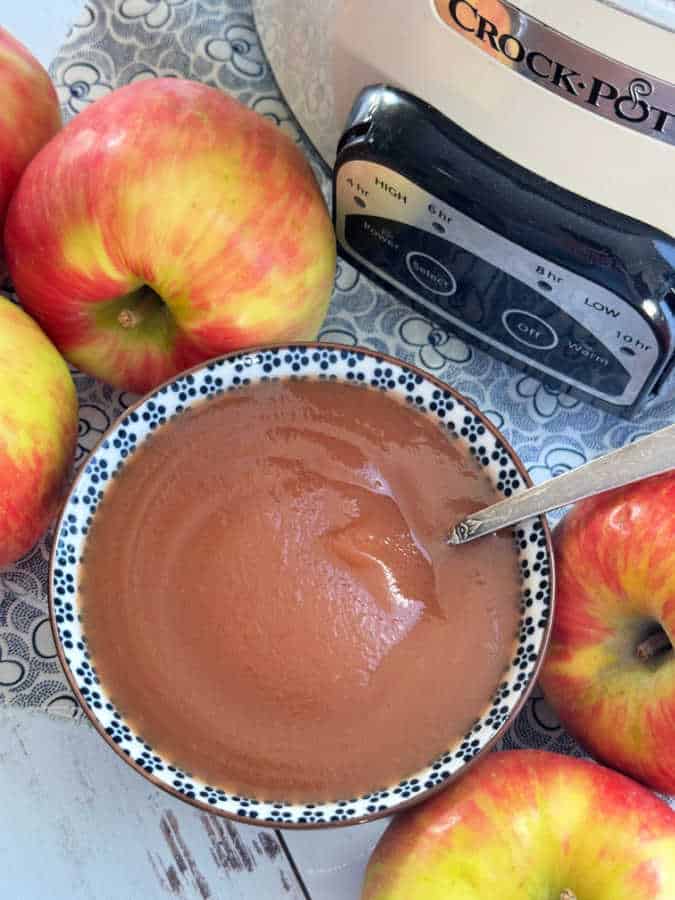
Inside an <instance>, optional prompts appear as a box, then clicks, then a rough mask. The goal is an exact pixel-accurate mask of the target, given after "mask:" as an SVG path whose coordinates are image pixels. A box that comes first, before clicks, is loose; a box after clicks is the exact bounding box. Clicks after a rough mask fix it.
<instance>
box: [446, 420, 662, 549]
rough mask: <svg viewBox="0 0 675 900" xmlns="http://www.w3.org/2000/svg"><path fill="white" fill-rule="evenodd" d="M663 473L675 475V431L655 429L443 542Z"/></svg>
mask: <svg viewBox="0 0 675 900" xmlns="http://www.w3.org/2000/svg"><path fill="white" fill-rule="evenodd" d="M669 469H675V425H669V426H668V427H667V428H661V429H659V431H655V432H654V433H653V434H650V435H648V436H647V437H645V438H641V439H640V440H638V441H635V442H634V443H632V444H629V445H628V446H627V447H622V448H621V449H620V450H613V451H612V452H611V453H606V454H605V455H604V456H599V457H598V458H597V459H594V460H592V461H591V462H589V463H585V464H584V465H583V466H579V467H578V468H577V469H572V471H571V472H565V474H564V475H558V476H557V477H556V478H551V479H550V480H549V481H545V482H544V483H543V484H539V485H537V486H536V487H531V488H528V489H527V490H526V491H523V492H522V493H521V494H517V495H516V496H515V497H508V498H507V499H506V500H500V502H499V503H495V504H493V505H492V506H487V507H486V508H485V509H481V510H479V511H478V512H475V513H471V515H470V516H467V518H466V519H462V520H461V521H460V522H457V523H456V524H455V525H454V526H453V527H452V528H451V529H450V531H449V532H448V537H447V541H448V543H449V544H466V543H467V542H468V541H473V540H475V538H478V537H482V535H484V534H492V532H494V531H498V530H499V529H500V528H506V527H507V526H509V525H514V524H515V523H516V522H521V521H522V520H523V519H529V518H530V516H538V515H541V513H546V512H550V511H551V510H552V509H559V508H560V507H561V506H567V505H568V504H569V503H575V502H576V501H577V500H583V498H584V497H591V496H592V495H593V494H600V493H602V491H609V490H611V489H612V488H617V487H621V486H622V485H624V484H630V483H631V482H632V481H640V479H642V478H649V476H650V475H658V474H659V473H660V472H667V471H668V470H669Z"/></svg>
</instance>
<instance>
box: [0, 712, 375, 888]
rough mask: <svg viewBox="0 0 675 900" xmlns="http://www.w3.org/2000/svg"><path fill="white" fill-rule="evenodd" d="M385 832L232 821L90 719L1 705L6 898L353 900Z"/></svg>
mask: <svg viewBox="0 0 675 900" xmlns="http://www.w3.org/2000/svg"><path fill="white" fill-rule="evenodd" d="M385 825H386V822H376V823H374V824H373V825H362V826H358V827H353V828H346V829H331V830H330V831H323V832H306V831H302V832H298V831H293V832H290V831H286V832H284V833H283V835H282V834H281V833H280V832H275V831H272V830H270V829H263V828H255V827H252V826H247V825H235V824H234V823H231V822H229V821H227V820H225V819H222V818H216V817H214V816H209V815H207V814H205V813H202V812H200V811H199V810H196V809H193V808H192V807H190V806H188V805H187V804H185V803H183V802H181V801H179V800H175V799H174V798H173V797H170V796H169V795H168V794H165V793H164V792H163V791H160V790H159V789H158V788H155V787H153V786H152V785H150V784H149V783H148V782H146V781H145V780H144V779H143V778H141V777H140V776H139V775H137V774H136V773H135V772H134V771H132V770H131V769H130V768H129V767H128V766H127V765H125V764H124V763H123V762H122V761H121V760H120V759H118V757H117V756H116V755H115V754H114V753H113V752H112V751H111V750H110V749H109V748H108V747H107V746H106V744H105V743H104V741H102V740H101V738H100V737H99V736H98V735H97V734H96V732H95V731H94V729H93V728H92V727H91V726H90V725H89V724H88V722H87V721H85V720H82V719H77V720H71V721H69V720H68V719H65V718H56V717H52V716H48V715H47V714H46V713H43V712H37V711H36V712H33V711H30V710H24V709H17V708H16V707H1V706H0V897H2V898H3V900H4V898H8V900H9V898H10V897H11V898H12V900H135V898H143V900H156V898H157V900H159V898H164V897H171V896H174V897H175V896H178V897H183V898H189V900H192V898H195V900H208V898H214V900H215V898H228V900H229V898H232V900H235V898H236V900H249V898H251V900H253V898H255V900H267V898H270V900H276V898H286V897H287V898H288V900H303V898H307V897H310V898H312V900H352V898H358V896H359V892H360V885H361V880H362V878H363V871H364V868H365V865H366V862H367V859H368V856H369V855H370V852H371V850H372V848H373V846H374V844H375V842H376V841H377V839H378V838H379V836H380V834H381V833H382V831H383V830H384V828H385Z"/></svg>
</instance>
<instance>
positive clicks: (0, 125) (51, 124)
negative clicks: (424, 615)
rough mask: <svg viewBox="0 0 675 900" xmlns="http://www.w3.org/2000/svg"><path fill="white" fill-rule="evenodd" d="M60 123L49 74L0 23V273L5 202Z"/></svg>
mask: <svg viewBox="0 0 675 900" xmlns="http://www.w3.org/2000/svg"><path fill="white" fill-rule="evenodd" d="M60 127H61V114H60V112H59V102H58V99H57V96H56V91H55V90H54V85H53V84H52V83H51V81H50V80H49V75H47V73H46V72H45V70H44V69H43V68H42V66H41V65H40V63H39V62H38V61H37V60H36V59H35V57H34V56H32V55H31V54H30V53H29V52H28V50H27V49H26V48H25V47H24V46H23V44H20V43H19V42H18V41H17V40H15V39H14V38H13V37H12V35H11V34H9V32H8V31H5V29H4V28H2V27H0V274H2V272H3V270H4V263H3V256H4V254H3V250H2V231H3V226H4V222H5V215H6V213H7V206H8V205H9V201H10V198H11V196H12V193H13V192H14V189H15V188H16V185H17V183H18V181H19V178H20V177H21V173H22V172H23V170H24V169H25V168H26V166H27V165H28V163H29V162H30V160H31V159H32V158H33V156H35V154H36V153H37V151H38V150H39V149H40V148H41V147H42V146H43V145H44V144H46V143H47V141H48V140H49V139H50V138H51V137H52V136H53V135H55V134H56V132H57V131H58V130H59V128H60Z"/></svg>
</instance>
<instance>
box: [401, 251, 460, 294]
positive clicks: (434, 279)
mask: <svg viewBox="0 0 675 900" xmlns="http://www.w3.org/2000/svg"><path fill="white" fill-rule="evenodd" d="M405 264H406V266H407V267H408V271H409V272H410V274H411V275H412V277H413V278H414V279H415V281H416V282H417V283H418V284H421V285H422V287H423V288H426V289H427V290H428V291H431V293H432V294H439V295H440V296H441V297H449V296H450V295H451V294H454V293H455V291H456V290H457V282H456V281H455V277H454V275H453V274H452V272H449V271H448V270H447V269H446V268H445V266H443V265H441V263H439V262H438V260H437V259H434V258H433V256H429V255H428V254H427V253H420V252H419V251H417V250H415V251H413V252H411V253H408V255H407V256H406V258H405Z"/></svg>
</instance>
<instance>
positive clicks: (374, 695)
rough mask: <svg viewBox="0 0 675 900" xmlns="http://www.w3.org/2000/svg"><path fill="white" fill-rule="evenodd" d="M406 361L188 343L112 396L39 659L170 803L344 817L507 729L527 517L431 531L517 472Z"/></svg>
mask: <svg viewBox="0 0 675 900" xmlns="http://www.w3.org/2000/svg"><path fill="white" fill-rule="evenodd" d="M529 483H530V482H529V479H528V476H527V473H526V471H525V469H524V467H523V465H522V463H521V462H520V461H519V459H518V458H517V456H516V455H515V453H514V451H513V450H512V449H511V447H510V446H509V445H508V443H507V442H506V441H505V439H504V438H503V436H502V435H501V434H500V433H499V431H498V430H497V429H496V428H495V427H494V426H493V425H492V424H491V423H490V421H489V420H488V419H487V418H486V417H485V416H484V415H483V414H482V413H480V412H479V411H478V410H477V409H476V408H475V407H474V406H473V405H472V404H471V403H470V402H469V401H468V400H466V399H465V398H463V397H462V396H461V395H460V394H458V393H457V392H456V391H454V390H453V389H452V388H450V387H449V386H448V385H446V384H444V383H442V382H440V381H438V380H437V379H435V378H433V377H432V376H430V375H428V374H425V373H424V372H422V371H421V370H418V369H416V368H414V367H413V366H410V365H408V364H407V363H403V362H401V361H399V360H396V359H393V358H388V357H385V356H382V355H379V354H377V353H374V352H370V351H367V350H364V349H360V348H353V347H341V346H337V345H332V344H318V343H317V344H299V345H293V346H284V347H270V348H263V349H259V350H250V351H248V352H245V353H238V354H233V355H229V356H226V357H223V358H220V359H216V360H213V361H211V362H209V363H208V364H205V365H202V366H200V367H198V368H195V369H193V370H190V371H189V372H185V373H183V374H181V375H180V376H178V377H177V378H175V379H174V380H172V381H170V382H168V383H166V384H164V385H162V386H161V387H159V388H158V389H157V390H155V391H154V392H152V393H151V394H149V395H148V396H146V397H144V398H143V399H142V400H141V401H139V402H138V403H137V404H136V405H135V406H132V407H131V408H130V409H128V410H127V411H126V412H125V413H124V414H123V415H122V416H121V417H120V418H119V419H118V420H117V422H116V423H115V424H114V425H113V426H112V428H111V429H110V430H109V431H108V433H107V434H106V435H105V436H104V437H103V439H102V440H101V442H100V443H99V444H98V446H97V447H96V449H95V450H94V451H93V453H92V454H91V456H90V457H89V458H88V460H87V462H86V463H85V465H84V466H83V468H82V469H81V471H80V472H79V475H78V478H77V480H76V481H75V483H74V485H73V487H72V489H71V492H70V494H69V497H68V499H67V502H66V504H65V507H64V509H63V513H62V515H61V518H60V520H59V523H58V526H57V531H56V536H55V541H54V546H53V551H52V559H51V575H50V616H51V621H52V627H53V630H54V635H55V639H56V644H57V648H58V652H59V656H60V659H61V662H62V664H63V666H64V669H65V672H66V675H67V677H68V680H69V682H70V685H71V687H72V689H73V691H74V692H75V694H76V696H77V697H78V699H79V701H80V703H81V705H82V707H83V709H84V711H85V712H86V714H87V715H88V716H89V718H90V719H91V721H92V722H93V724H94V725H95V727H96V728H97V730H98V731H99V733H100V734H101V735H102V736H103V737H104V738H105V740H106V741H107V742H108V744H109V745H110V746H111V747H112V748H113V749H114V750H115V751H116V752H117V753H118V754H119V755H120V756H121V758H122V759H124V760H125V762H127V763H128V764H129V765H131V766H132V767H133V768H135V769H136V770H137V771H138V772H139V773H140V774H141V775H143V776H144V777H146V778H147V779H148V780H150V781H152V782H153V783H154V784H155V785H157V786H158V787H160V788H163V789H164V790H166V791H168V792H170V793H172V794H174V795H176V796H177V797H179V798H182V799H184V800H186V801H188V802H190V803H192V804H193V805H195V806H199V807H202V808H204V809H207V810H209V811H211V812H214V813H217V814H221V815H223V816H227V817H231V818H234V819H238V820H241V821H244V822H255V823H256V824H258V825H270V826H273V827H318V826H334V825H346V824H356V823H359V822H363V821H366V820H369V819H373V818H377V817H378V816H383V815H389V814H391V813H393V812H396V811H398V810H400V809H402V808H403V807H405V806H408V805H410V804H412V803H415V802H417V801H419V800H421V799H422V798H424V797H426V796H428V795H429V794H430V793H432V792H434V791H436V790H438V789H439V788H441V787H442V786H443V785H444V784H446V783H447V782H448V781H449V780H451V779H453V778H455V777H456V776H457V775H459V774H461V773H462V772H463V771H464V770H465V769H466V767H467V766H468V765H470V764H471V762H472V761H474V760H475V759H476V758H477V757H478V756H480V755H481V754H483V753H484V752H486V751H487V750H488V749H489V748H490V747H491V746H492V745H493V744H494V743H495V742H496V741H497V740H498V739H499V738H500V737H501V736H503V734H504V732H505V730H506V729H507V728H508V727H509V724H510V723H511V722H512V721H513V719H514V717H515V716H516V715H517V713H518V711H519V710H520V708H521V707H522V705H523V703H524V701H525V699H526V697H527V695H528V693H529V691H530V689H531V687H532V686H533V684H534V681H535V679H536V676H537V672H538V669H539V665H540V662H541V661H542V658H543V654H544V652H545V648H546V644H547V641H548V635H549V628H550V624H551V617H552V597H553V572H552V552H551V543H550V535H549V531H548V528H547V526H546V523H545V521H544V519H543V518H534V519H531V520H528V521H525V522H522V523H520V524H519V525H518V526H517V527H516V528H514V529H508V530H505V531H504V532H503V533H499V534H497V535H492V536H488V537H485V538H482V539H479V540H477V541H475V542H473V543H470V544H466V545H463V546H459V547H455V546H449V545H448V544H447V543H446V540H445V538H446V534H447V531H448V528H449V527H450V525H451V524H453V523H454V522H455V521H457V520H458V519H459V518H462V517H464V516H466V515H467V514H469V513H470V512H472V511H475V510H476V509H479V508H481V507H482V506H485V505H487V504H489V503H491V502H495V501H496V500H498V499H499V498H500V497H503V496H510V495H512V494H514V493H517V492H518V491H521V490H523V489H524V488H525V487H527V486H528V485H529Z"/></svg>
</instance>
